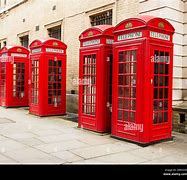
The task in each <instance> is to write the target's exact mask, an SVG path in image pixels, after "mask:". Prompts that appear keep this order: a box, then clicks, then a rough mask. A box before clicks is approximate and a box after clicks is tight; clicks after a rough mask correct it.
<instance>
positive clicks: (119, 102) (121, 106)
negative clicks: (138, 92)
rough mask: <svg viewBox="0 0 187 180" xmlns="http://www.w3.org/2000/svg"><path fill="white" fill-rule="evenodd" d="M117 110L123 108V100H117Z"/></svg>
mask: <svg viewBox="0 0 187 180" xmlns="http://www.w3.org/2000/svg"><path fill="white" fill-rule="evenodd" d="M118 108H119V109H122V108H123V99H118Z"/></svg>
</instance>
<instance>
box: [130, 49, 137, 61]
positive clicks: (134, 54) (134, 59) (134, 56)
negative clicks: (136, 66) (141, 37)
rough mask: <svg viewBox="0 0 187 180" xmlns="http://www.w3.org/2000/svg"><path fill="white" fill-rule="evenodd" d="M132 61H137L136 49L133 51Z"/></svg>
mask: <svg viewBox="0 0 187 180" xmlns="http://www.w3.org/2000/svg"><path fill="white" fill-rule="evenodd" d="M131 60H132V61H136V51H132V59H131Z"/></svg>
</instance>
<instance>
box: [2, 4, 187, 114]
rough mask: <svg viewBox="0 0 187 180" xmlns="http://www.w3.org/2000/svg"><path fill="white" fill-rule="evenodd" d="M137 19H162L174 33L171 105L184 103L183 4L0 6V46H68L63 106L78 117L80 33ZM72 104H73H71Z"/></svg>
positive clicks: (186, 40)
mask: <svg viewBox="0 0 187 180" xmlns="http://www.w3.org/2000/svg"><path fill="white" fill-rule="evenodd" d="M139 14H149V15H155V16H158V17H162V18H165V19H167V20H168V21H169V22H170V23H171V24H172V25H173V26H174V27H175V30H176V32H175V35H174V79H173V105H177V104H179V103H182V102H184V101H187V1H186V0H94V1H93V0H0V46H1V47H2V46H4V45H5V44H22V45H24V46H28V44H29V43H31V42H32V40H34V39H36V38H46V37H49V36H51V37H57V38H60V39H61V40H62V41H63V42H65V43H66V44H67V45H68V51H67V57H68V60H67V97H68V98H67V103H68V110H69V109H71V111H72V112H76V111H77V92H78V85H77V84H74V83H73V82H74V81H73V80H74V79H75V78H77V77H78V72H79V66H78V65H79V40H78V37H79V35H80V33H81V32H82V31H83V30H85V29H86V28H88V27H91V26H92V25H95V24H102V23H104V22H107V23H108V24H112V25H114V26H115V25H116V24H117V23H119V22H120V21H122V20H124V19H126V18H129V17H133V16H136V15H139ZM72 102H73V103H72Z"/></svg>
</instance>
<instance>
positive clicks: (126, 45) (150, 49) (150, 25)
mask: <svg viewBox="0 0 187 180" xmlns="http://www.w3.org/2000/svg"><path fill="white" fill-rule="evenodd" d="M151 31H152V32H156V33H161V34H164V35H167V37H166V39H162V38H160V37H159V36H158V34H157V35H156V36H155V37H151V36H150V32H151ZM174 31H175V30H174V28H173V26H172V25H171V24H170V23H169V22H168V21H166V20H165V19H162V18H157V17H153V16H146V15H145V16H138V17H135V18H129V19H126V20H124V21H122V22H121V23H119V24H118V25H117V26H116V27H115V28H114V46H113V47H114V49H113V55H114V60H113V99H112V136H113V137H117V138H122V139H126V140H130V141H134V142H136V143H140V144H149V143H151V142H155V141H159V140H163V139H169V138H171V135H172V77H173V76H172V75H173V42H172V41H173V34H174ZM137 32H141V33H142V35H140V36H139V37H138V36H136V35H137V34H136V35H132V34H131V33H137ZM129 34H131V35H129ZM121 35H122V36H121ZM132 37H133V38H132ZM167 38H168V39H167ZM130 50H137V67H136V71H137V73H136V86H137V87H136V121H135V123H134V124H133V123H131V122H126V121H119V120H118V71H119V69H118V66H119V52H120V51H130ZM155 50H161V51H167V52H169V54H170V63H169V94H168V96H169V97H168V119H167V122H163V123H159V124H154V123H153V114H154V112H153V111H154V109H153V100H154V98H153V96H154V93H153V88H154V62H152V61H151V58H152V57H153V56H154V52H155ZM159 96H160V95H159ZM127 125H129V126H128V127H130V126H131V127H135V125H136V126H137V125H142V126H143V131H141V130H140V129H137V130H136V128H135V129H134V130H132V129H131V128H129V129H128V128H124V127H125V126H126V127H127ZM142 126H141V127H142ZM139 127H140V126H139Z"/></svg>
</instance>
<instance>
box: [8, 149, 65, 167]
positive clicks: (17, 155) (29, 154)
mask: <svg viewBox="0 0 187 180" xmlns="http://www.w3.org/2000/svg"><path fill="white" fill-rule="evenodd" d="M5 154H6V156H7V157H10V158H12V159H15V160H16V161H17V162H19V163H24V164H25V163H29V164H32V163H37V164H38V163H39V164H43V163H47V164H62V163H63V162H62V161H61V159H59V158H56V157H54V156H51V155H49V154H47V153H44V152H42V151H40V150H37V149H34V148H22V149H19V150H16V151H11V152H6V153H5Z"/></svg>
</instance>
